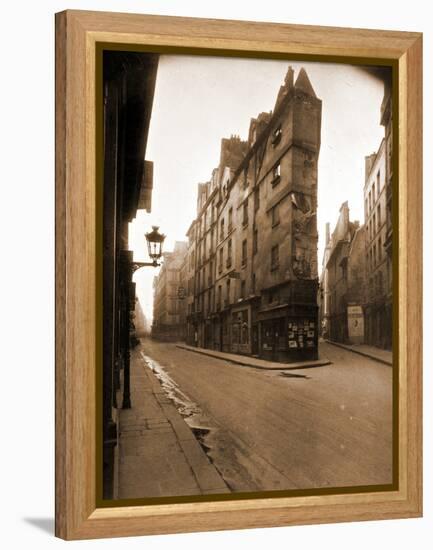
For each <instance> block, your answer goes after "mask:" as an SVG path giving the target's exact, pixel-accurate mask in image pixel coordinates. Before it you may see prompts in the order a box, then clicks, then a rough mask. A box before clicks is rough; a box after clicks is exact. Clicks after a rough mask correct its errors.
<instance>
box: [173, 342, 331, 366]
mask: <svg viewBox="0 0 433 550" xmlns="http://www.w3.org/2000/svg"><path fill="white" fill-rule="evenodd" d="M176 347H178V348H179V349H184V350H186V351H192V352H193V353H200V354H201V355H207V356H208V357H213V358H214V359H220V360H221V361H228V362H229V363H234V364H236V365H243V366H244V367H251V368H253V369H260V370H301V369H311V368H314V367H325V366H327V365H332V362H331V361H329V360H328V359H317V360H316V361H304V362H298V363H275V362H271V361H264V360H263V359H262V360H261V361H263V363H264V364H263V365H260V364H257V363H254V362H252V361H249V360H248V357H246V356H244V355H239V356H238V355H236V356H235V355H233V354H232V353H223V352H214V351H212V350H207V349H204V348H195V347H193V346H187V345H184V344H176ZM266 363H268V365H266Z"/></svg>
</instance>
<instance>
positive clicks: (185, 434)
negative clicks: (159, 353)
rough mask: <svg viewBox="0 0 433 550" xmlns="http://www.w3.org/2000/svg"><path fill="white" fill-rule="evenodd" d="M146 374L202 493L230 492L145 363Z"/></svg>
mask: <svg viewBox="0 0 433 550" xmlns="http://www.w3.org/2000/svg"><path fill="white" fill-rule="evenodd" d="M143 368H144V369H146V371H145V372H146V375H147V377H148V378H149V380H150V381H151V386H152V391H153V393H154V395H155V398H156V400H157V401H158V403H159V405H160V407H161V408H162V410H163V412H164V415H165V417H166V419H167V420H168V422H169V423H170V425H171V427H172V429H173V431H174V433H175V434H176V438H177V440H178V442H179V445H180V447H181V449H182V451H183V454H184V455H185V458H186V460H187V462H188V464H189V465H190V467H191V470H192V471H193V473H194V477H195V478H196V480H197V484H198V486H199V488H200V490H201V492H202V494H204V495H206V494H217V493H230V490H229V488H228V487H227V485H226V483H225V481H224V479H223V478H222V477H221V475H220V474H219V472H218V470H217V469H216V468H215V466H213V465H212V463H211V462H210V461H209V459H208V457H207V456H206V453H205V452H204V450H203V449H202V447H201V445H200V443H199V442H198V441H197V439H196V438H195V436H194V434H193V432H192V430H191V428H190V427H189V426H188V424H187V423H186V422H185V420H184V419H183V418H182V416H181V414H180V413H179V411H178V410H177V409H176V407H175V406H174V405H173V403H172V402H171V401H169V398H168V397H167V396H166V394H165V392H164V390H163V389H162V387H161V384H160V383H159V380H158V379H157V378H156V376H155V375H154V373H153V372H152V371H151V369H149V368H147V367H146V366H144V365H143Z"/></svg>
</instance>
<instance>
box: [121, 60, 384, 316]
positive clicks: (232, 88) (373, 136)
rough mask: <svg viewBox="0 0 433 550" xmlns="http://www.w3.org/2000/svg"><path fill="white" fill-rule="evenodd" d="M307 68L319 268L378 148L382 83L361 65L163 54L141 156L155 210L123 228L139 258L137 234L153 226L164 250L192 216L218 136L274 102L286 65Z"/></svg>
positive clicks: (148, 301)
mask: <svg viewBox="0 0 433 550" xmlns="http://www.w3.org/2000/svg"><path fill="white" fill-rule="evenodd" d="M289 65H291V66H292V67H293V68H294V70H295V80H296V77H297V74H298V71H299V69H300V68H301V67H304V68H305V70H306V71H307V73H308V76H309V78H310V81H311V83H312V85H313V88H314V90H315V92H316V95H317V97H318V98H320V99H321V100H322V144H321V149H320V155H319V167H318V217H317V223H318V231H319V257H318V261H319V269H320V268H321V262H322V255H323V248H324V237H325V223H326V222H327V221H329V222H331V231H332V229H333V227H334V225H335V223H336V220H337V217H338V211H339V208H340V205H341V203H342V202H344V201H345V200H348V201H349V208H350V216H351V219H352V220H360V222H361V223H362V222H363V194H362V191H363V185H364V157H365V156H366V155H369V154H371V153H373V152H375V151H377V149H378V148H379V145H380V142H381V139H382V138H383V135H384V130H383V127H382V126H380V120H379V119H380V105H381V102H382V98H383V92H384V84H383V81H382V80H381V79H380V78H378V77H377V76H373V75H372V74H371V73H369V72H366V71H364V70H363V69H362V68H360V67H355V66H350V65H340V64H328V63H308V62H303V63H299V62H288V61H273V60H253V59H234V58H215V57H196V56H161V57H160V62H159V67H158V73H157V80H156V89H155V98H154V103H153V111H152V119H151V124H150V130H149V140H148V146H147V152H146V159H148V160H152V161H153V162H154V172H153V177H154V180H153V182H154V187H153V196H152V203H153V204H152V213H151V214H147V213H145V212H144V211H139V213H138V215H137V218H136V219H135V220H134V222H133V223H132V224H131V227H130V248H131V249H132V250H134V258H135V259H136V260H144V259H147V257H146V252H145V241H144V233H145V232H146V231H148V230H149V229H150V227H151V225H159V226H160V229H161V231H162V232H163V233H165V234H166V235H167V238H166V241H165V247H164V248H165V250H167V251H168V250H172V249H173V245H174V242H175V241H176V240H185V232H186V230H187V229H188V227H189V225H190V223H191V221H192V220H193V219H194V218H195V215H196V197H197V194H196V192H197V184H198V183H199V182H206V181H208V180H209V178H210V176H211V172H212V169H213V168H215V167H216V166H217V165H218V162H219V153H220V143H221V138H223V137H230V135H231V134H238V135H239V136H240V137H241V139H244V140H245V139H247V135H248V128H249V124H250V119H251V118H252V117H256V116H257V115H258V113H260V112H262V111H270V110H272V109H273V108H274V104H275V100H276V96H277V93H278V90H279V87H280V85H281V84H282V83H283V82H284V77H285V75H286V72H287V68H288V66H289ZM156 274H157V270H155V269H153V268H144V269H141V270H139V271H138V272H137V273H136V274H135V281H136V282H137V295H138V297H139V299H140V301H141V303H142V306H143V309H144V312H145V315H146V317H147V318H148V319H149V320H151V318H152V280H153V277H154V276H155V275H156Z"/></svg>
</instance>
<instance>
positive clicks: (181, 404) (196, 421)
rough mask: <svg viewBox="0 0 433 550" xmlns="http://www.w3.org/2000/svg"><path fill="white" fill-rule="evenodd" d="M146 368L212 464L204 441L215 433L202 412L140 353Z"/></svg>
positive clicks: (154, 362) (160, 370)
mask: <svg viewBox="0 0 433 550" xmlns="http://www.w3.org/2000/svg"><path fill="white" fill-rule="evenodd" d="M140 353H141V356H142V357H143V359H144V361H145V363H146V365H147V367H148V368H149V369H151V370H152V372H153V373H154V374H155V376H156V377H157V378H158V380H159V383H160V384H161V387H162V389H163V390H164V392H165V394H166V395H167V397H168V398H169V399H170V400H171V401H172V402H173V404H174V406H175V407H176V409H177V410H178V412H179V413H180V415H181V416H182V418H183V419H184V420H185V422H186V423H187V424H188V426H189V427H190V429H191V431H192V433H193V434H194V437H195V438H196V439H197V441H198V442H199V443H200V445H201V447H202V448H203V450H204V451H205V453H206V455H207V456H208V458H209V460H210V461H211V462H212V459H211V457H210V456H209V453H210V451H211V450H212V447H211V446H210V444H209V443H208V442H207V441H206V440H207V438H208V436H210V435H212V434H213V433H215V431H216V428H215V427H212V426H210V422H209V421H208V419H207V418H206V417H205V415H204V414H203V411H202V410H201V409H200V407H199V406H198V405H197V403H195V402H194V401H193V400H192V399H190V398H189V397H188V396H187V395H186V393H184V392H183V391H182V390H181V389H180V388H179V386H178V385H177V383H176V382H175V381H174V380H173V378H171V376H170V375H169V374H168V373H167V371H166V370H165V369H164V367H163V365H161V364H160V363H158V361H155V359H153V358H152V357H149V356H148V355H145V354H144V353H143V352H140Z"/></svg>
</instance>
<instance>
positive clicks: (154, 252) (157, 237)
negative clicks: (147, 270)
mask: <svg viewBox="0 0 433 550" xmlns="http://www.w3.org/2000/svg"><path fill="white" fill-rule="evenodd" d="M158 230H159V227H158V226H156V225H152V231H149V233H146V234H145V237H146V241H147V251H148V253H149V257H150V258H151V259H152V261H151V262H132V271H133V272H135V271H137V269H140V268H141V267H159V266H160V265H161V264H159V263H158V260H159V259H160V258H161V256H162V245H163V243H164V239H165V235H163V234H162V233H160V232H159V231H158Z"/></svg>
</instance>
